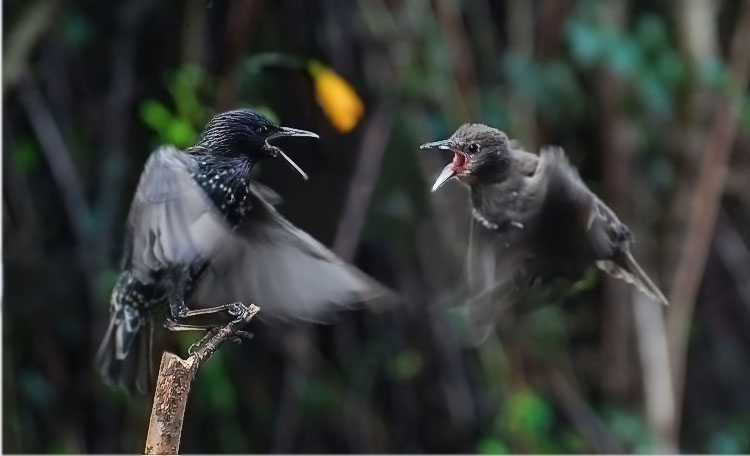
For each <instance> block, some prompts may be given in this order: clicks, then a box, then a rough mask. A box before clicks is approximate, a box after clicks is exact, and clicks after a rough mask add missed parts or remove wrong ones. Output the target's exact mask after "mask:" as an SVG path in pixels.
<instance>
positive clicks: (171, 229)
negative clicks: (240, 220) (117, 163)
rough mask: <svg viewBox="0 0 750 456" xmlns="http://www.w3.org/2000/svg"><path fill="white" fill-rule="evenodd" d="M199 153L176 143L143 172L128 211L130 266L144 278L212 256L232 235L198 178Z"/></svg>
mask: <svg viewBox="0 0 750 456" xmlns="http://www.w3.org/2000/svg"><path fill="white" fill-rule="evenodd" d="M195 167H196V164H195V161H194V160H193V158H192V157H191V156H190V155H188V154H186V153H184V152H182V151H180V150H178V149H176V148H174V147H171V146H163V147H160V148H159V149H157V150H156V151H155V152H154V153H153V154H152V155H151V157H150V158H149V160H148V162H147V163H146V166H145V168H144V170H143V173H142V174H141V179H140V182H139V183H138V188H137V190H136V193H135V197H134V198H133V203H132V205H131V207H130V214H129V216H128V229H129V232H128V239H129V241H128V245H129V248H128V249H127V251H126V259H125V261H126V263H128V264H126V266H128V267H129V268H130V269H131V270H133V271H134V272H135V273H136V274H137V275H139V276H140V277H143V278H146V277H148V276H149V274H150V273H152V272H154V271H159V270H162V269H164V268H168V267H170V266H174V265H193V264H196V262H200V261H203V260H206V259H208V258H211V257H212V256H213V255H214V252H215V251H216V249H217V248H218V247H219V245H220V244H219V241H220V240H221V239H222V238H224V237H226V236H229V235H231V234H230V229H229V226H228V225H227V224H226V223H225V222H224V221H223V220H222V219H221V217H220V216H219V214H218V211H217V210H216V209H215V207H214V205H213V203H212V202H211V200H210V199H209V198H208V197H207V196H206V194H205V193H204V192H203V190H202V189H201V188H200V186H199V185H198V184H197V183H196V182H195V180H194V179H193V176H192V173H193V172H194V171H195Z"/></svg>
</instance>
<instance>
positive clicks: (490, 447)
mask: <svg viewBox="0 0 750 456" xmlns="http://www.w3.org/2000/svg"><path fill="white" fill-rule="evenodd" d="M477 453H479V454H509V453H510V451H508V447H507V446H506V445H505V443H503V442H502V441H501V440H499V439H497V438H495V437H485V438H483V439H482V440H481V441H480V442H479V448H478V449H477Z"/></svg>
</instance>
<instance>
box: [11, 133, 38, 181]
mask: <svg viewBox="0 0 750 456" xmlns="http://www.w3.org/2000/svg"><path fill="white" fill-rule="evenodd" d="M13 158H15V160H16V163H18V166H19V167H20V168H21V171H22V172H23V173H24V174H29V173H32V172H34V171H36V170H37V169H38V168H39V163H40V159H41V157H40V156H39V149H38V147H37V145H36V142H34V140H32V139H31V138H28V137H24V138H20V139H19V140H18V141H16V143H15V144H14V147H13Z"/></svg>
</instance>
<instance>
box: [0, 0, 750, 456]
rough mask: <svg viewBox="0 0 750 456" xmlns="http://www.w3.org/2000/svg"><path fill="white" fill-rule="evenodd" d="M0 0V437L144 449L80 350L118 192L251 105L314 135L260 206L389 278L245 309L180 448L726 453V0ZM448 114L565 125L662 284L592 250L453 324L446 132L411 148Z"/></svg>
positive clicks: (738, 251)
mask: <svg viewBox="0 0 750 456" xmlns="http://www.w3.org/2000/svg"><path fill="white" fill-rule="evenodd" d="M3 21H4V24H3V25H4V37H3V38H4V49H3V53H4V58H3V97H4V102H3V114H4V116H3V187H2V189H3V249H4V250H3V261H4V266H3V269H4V272H5V276H4V284H5V287H4V302H3V410H2V411H3V449H4V450H5V451H8V452H40V453H46V452H73V453H76V452H123V451H127V452H139V451H142V449H143V443H144V437H145V431H146V427H147V419H148V413H149V409H150V398H149V397H140V396H139V397H128V396H127V395H126V394H124V393H123V392H121V391H113V390H110V389H108V388H107V387H106V386H104V385H103V384H102V382H101V380H100V378H99V377H98V375H97V374H96V373H95V372H94V370H93V368H92V357H93V354H94V352H95V350H96V347H97V344H98V342H99V338H100V337H101V335H102V333H103V331H104V329H105V323H106V318H107V305H108V301H109V293H110V291H111V288H112V286H113V283H114V280H115V278H116V275H117V272H118V269H117V268H118V265H119V257H120V249H121V241H122V231H123V222H124V219H125V216H126V212H127V209H128V205H129V202H130V198H131V196H132V192H133V189H134V187H135V185H136V183H137V179H138V176H139V173H140V171H141V168H142V165H143V163H144V162H145V160H146V158H147V156H148V154H149V153H150V151H152V150H153V149H154V148H155V147H156V146H157V145H158V144H161V143H164V142H173V143H175V144H177V145H179V146H186V145H189V144H191V143H192V141H194V139H195V137H196V134H197V133H198V132H199V131H200V129H201V128H202V126H203V125H204V124H205V121H206V120H207V119H208V117H209V116H210V115H211V114H212V113H214V112H218V111H221V110H225V109H229V108H233V107H240V106H250V107H254V108H256V109H262V110H263V111H264V112H267V113H273V115H274V116H275V118H276V119H278V120H279V121H280V122H281V123H282V124H284V125H288V126H292V127H297V128H305V129H310V130H314V131H316V132H318V133H319V134H320V136H321V140H320V141H318V142H311V141H296V142H294V143H291V142H290V143H289V144H288V146H286V150H287V151H288V152H289V153H290V155H292V156H293V158H294V159H295V160H296V161H297V162H298V163H299V164H300V165H301V166H302V168H303V169H305V170H306V171H307V172H308V174H309V175H310V176H311V179H310V181H308V182H304V181H302V180H301V179H299V177H298V176H296V175H295V174H294V173H293V172H292V171H291V170H289V169H288V168H285V167H283V166H282V165H279V164H268V165H264V166H263V168H262V169H261V170H260V177H259V178H260V180H261V181H262V182H264V183H266V184H268V185H270V186H272V187H273V188H274V189H276V190H277V191H279V192H280V193H281V194H282V195H283V197H284V198H285V202H284V204H283V205H282V206H281V211H282V212H283V213H284V214H285V215H287V216H288V217H289V218H290V219H291V220H292V221H293V222H294V223H296V224H297V225H299V226H300V227H302V228H304V229H305V230H307V231H309V232H310V233H311V234H312V235H313V236H315V237H316V238H318V239H320V240H321V241H322V242H324V243H326V244H327V245H331V246H334V248H335V249H336V251H337V252H339V253H340V254H341V255H342V256H343V257H344V258H347V259H351V260H353V261H354V262H355V263H356V264H357V265H358V266H359V267H361V268H362V269H363V270H365V271H366V272H368V273H370V274H371V275H373V276H374V277H376V278H377V279H379V280H381V281H382V282H383V283H385V284H387V285H389V286H390V287H392V288H393V289H395V290H398V291H399V292H400V293H401V294H402V295H403V296H404V297H405V300H404V301H405V302H404V303H403V304H401V305H399V306H397V307H395V308H391V309H388V310H385V311H381V312H372V311H370V310H367V309H365V310H355V311H350V312H345V313H343V314H342V315H341V316H340V318H339V319H338V321H337V322H336V323H334V324H332V325H327V326H314V325H308V326H297V327H285V326H280V325H276V326H270V325H265V324H262V323H261V322H253V323H252V324H251V328H250V329H251V330H252V331H253V332H254V333H255V336H256V337H255V339H254V340H253V341H251V342H249V343H245V344H243V345H241V346H237V345H230V346H227V347H224V348H222V349H221V350H220V351H219V353H218V354H217V355H216V356H214V357H213V358H212V359H211V360H210V361H209V362H208V363H207V364H206V365H205V366H204V368H203V369H202V370H201V372H200V373H199V375H198V379H197V381H196V383H195V385H194V387H193V391H192V395H191V398H190V402H189V404H188V410H187V416H186V420H185V428H184V432H183V443H182V450H183V451H184V452H413V453H416V452H481V453H498V452H519V453H520V452H565V453H567V452H601V451H626V452H651V451H675V450H678V451H684V452H717V453H736V452H750V388H748V385H749V384H750V383H748V378H749V377H750V250H749V245H750V210H748V209H749V208H750V153H749V151H750V147H749V146H750V103H748V83H747V79H748V78H747V75H748V58H750V4H749V3H748V1H733V0H723V1H721V0H717V1H702V0H684V1H677V0H661V1H655V2H652V1H645V0H637V1H631V2H618V1H604V2H595V1H585V0H580V1H574V0H564V1H559V0H537V1H525V0H505V1H488V0H477V1H471V2H469V1H466V2H460V1H458V0H434V1H428V0H413V1H408V2H407V1H396V0H393V1H385V0H360V1H345V0H323V1H292V0H280V1H265V2H264V1H250V0H246V1H244V0H234V1H231V0H211V1H209V2H207V3H206V2H205V1H203V0H186V1H177V0H158V1H157V0H134V1H132V2H105V1H100V0H82V1H55V0H33V1H21V0H7V1H5V2H3ZM267 52H275V53H282V54H285V55H292V56H297V57H300V58H303V59H310V58H314V59H318V60H320V61H321V62H323V63H325V64H326V65H328V66H330V67H331V68H333V69H334V70H335V71H336V72H338V73H339V74H340V75H342V76H343V77H344V78H345V79H346V80H348V81H349V83H350V84H351V85H352V86H353V87H354V88H355V89H356V90H357V92H358V93H359V94H360V96H361V97H362V99H363V101H364V105H365V116H364V118H363V119H362V122H361V123H360V124H359V125H358V126H357V128H356V129H355V130H353V131H352V132H350V133H347V134H343V133H341V132H339V131H337V130H336V129H335V128H334V127H333V126H332V125H331V123H330V122H329V120H328V119H327V118H326V116H325V115H324V113H323V111H322V110H321V108H320V106H319V105H318V104H317V103H316V94H315V90H314V84H313V81H312V80H311V78H310V76H309V75H308V74H307V73H306V72H305V71H299V70H294V69H291V68H278V67H271V68H269V67H266V68H264V69H259V68H260V66H259V65H258V57H257V56H258V55H259V54H261V53H267ZM466 121H483V122H485V123H488V124H491V125H494V126H497V127H499V128H502V129H504V130H506V131H507V132H509V134H510V135H511V136H513V137H515V138H518V139H520V140H521V141H522V142H523V143H524V144H525V145H526V146H527V147H530V148H533V149H535V148H536V147H538V146H540V145H543V144H549V143H554V144H559V145H561V146H563V147H564V148H565V149H566V151H567V152H568V154H569V156H570V157H571V160H572V161H573V162H574V163H575V164H576V165H577V166H578V167H579V169H580V171H581V174H582V176H583V177H584V179H585V180H586V182H587V183H588V184H589V185H590V187H591V188H592V189H593V190H594V191H595V192H597V193H598V194H599V195H601V196H602V198H603V199H604V200H605V201H607V202H608V203H609V204H610V205H611V206H612V207H613V208H614V209H615V210H616V211H617V212H618V214H619V215H620V216H621V218H622V219H623V220H624V221H625V222H626V223H628V224H629V225H630V226H631V228H632V229H633V231H634V232H635V235H636V238H637V243H636V244H635V247H634V248H635V252H636V256H637V257H638V258H639V261H640V262H641V263H642V264H643V265H644V267H645V268H646V269H647V270H648V271H649V272H650V273H651V275H652V277H653V278H654V279H655V280H656V282H657V283H659V284H661V285H662V287H663V289H664V291H665V293H666V294H667V295H668V296H669V297H670V299H671V301H672V305H671V306H670V307H669V308H666V309H661V308H659V307H658V306H657V305H656V304H655V303H653V302H651V301H649V300H647V299H643V298H642V297H641V296H640V295H639V294H637V293H633V292H632V291H631V290H630V289H629V288H628V287H627V286H624V285H623V284H620V283H617V282H614V281H612V280H609V279H606V278H604V277H603V276H602V275H601V274H599V273H598V272H596V271H592V272H591V274H589V275H588V276H587V279H586V280H585V281H584V282H582V284H581V285H580V286H579V287H578V288H579V289H580V291H579V292H578V293H576V294H574V295H573V296H571V297H569V298H567V299H565V300H564V302H556V303H554V304H553V305H550V306H547V307H543V308H542V309H540V310H538V311H536V312H533V313H531V314H529V315H526V316H525V317H523V318H519V319H517V320H515V321H513V322H512V324H511V325H506V326H507V327H509V328H512V329H507V330H504V331H502V332H501V333H498V334H495V335H493V336H492V337H491V338H490V339H489V340H488V341H487V342H486V343H485V344H483V345H482V346H480V347H479V348H471V347H468V346H466V345H465V344H463V343H462V340H463V338H462V334H461V328H462V326H461V324H460V321H459V319H457V318H456V313H455V312H454V311H452V310H451V308H452V305H454V304H460V303H461V302H462V301H463V299H464V297H463V296H461V295H460V294H458V293H457V291H456V290H458V289H459V288H458V287H459V285H460V284H461V280H462V279H461V274H462V272H463V265H464V257H465V251H466V246H467V231H468V216H467V210H466V209H467V204H466V203H467V201H466V190H465V189H464V188H462V187H461V186H460V185H458V184H455V183H451V184H449V185H447V186H446V188H444V189H443V190H442V191H441V192H438V193H437V194H434V195H430V194H429V193H428V189H429V187H430V185H431V183H432V181H433V179H434V177H435V176H436V174H437V173H438V171H439V169H441V167H442V166H443V165H444V163H445V162H446V161H447V159H448V157H446V156H442V155H440V154H437V153H420V152H419V151H418V145H419V144H421V143H422V142H426V141H430V140H435V139H441V138H444V137H446V136H448V135H449V134H450V133H451V132H452V131H453V130H454V129H455V128H456V127H457V126H458V125H460V124H461V123H463V122H466ZM352 186H354V187H352ZM352 189H356V190H358V191H356V192H352V191H351V190H352ZM508 318H512V317H510V316H509V317H508ZM193 337H195V336H190V335H179V336H178V335H174V334H166V333H163V332H162V335H161V338H160V346H161V347H162V348H165V349H171V350H177V351H178V352H179V353H183V354H184V350H185V348H186V347H187V345H189V343H190V342H191V340H192V338H193Z"/></svg>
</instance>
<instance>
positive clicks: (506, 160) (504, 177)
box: [420, 123, 667, 330]
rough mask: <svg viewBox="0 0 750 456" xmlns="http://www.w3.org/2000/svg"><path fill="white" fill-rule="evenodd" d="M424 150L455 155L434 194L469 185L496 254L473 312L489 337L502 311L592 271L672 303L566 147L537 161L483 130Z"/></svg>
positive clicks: (468, 127) (468, 130)
mask: <svg viewBox="0 0 750 456" xmlns="http://www.w3.org/2000/svg"><path fill="white" fill-rule="evenodd" d="M420 148H421V149H423V150H446V151H450V152H452V153H453V159H452V161H451V162H450V163H448V164H447V165H446V166H445V167H444V168H443V170H442V172H441V173H440V175H439V176H438V178H437V180H436V181H435V184H434V185H433V187H432V191H433V192H434V191H436V190H437V189H439V188H440V187H442V186H443V185H444V184H445V183H446V182H448V181H449V180H451V179H458V180H460V181H462V182H463V183H465V184H466V185H468V187H469V189H470V195H471V197H470V198H471V206H472V209H471V210H472V217H473V220H474V221H475V222H476V225H477V227H478V229H479V230H480V231H482V232H483V233H482V234H483V236H484V237H485V238H486V239H489V241H490V242H491V244H492V245H493V248H494V250H495V253H496V255H495V256H496V268H495V270H496V277H495V278H494V279H493V280H495V283H493V284H492V286H491V287H490V288H489V289H488V290H486V291H485V292H483V293H482V294H481V296H480V298H481V299H474V300H472V301H471V302H472V304H473V305H472V306H470V307H472V308H471V309H470V316H471V319H472V320H473V321H474V323H476V324H479V325H480V326H481V327H483V328H484V329H485V330H489V329H491V326H492V325H493V324H494V322H495V321H496V320H497V318H498V316H499V313H500V308H501V307H502V308H503V309H504V308H507V307H509V306H511V305H513V304H514V303H516V302H520V301H521V300H522V299H523V298H524V297H526V296H528V295H529V292H530V291H531V290H532V288H534V287H537V289H538V286H539V285H540V284H541V287H542V288H544V285H545V284H548V283H550V282H551V281H553V280H554V279H556V278H569V279H579V278H580V277H581V275H582V274H583V272H584V271H585V269H586V268H588V267H589V266H590V265H592V264H596V266H598V267H599V269H601V270H603V271H604V272H606V273H608V274H610V275H612V276H614V277H616V278H619V279H622V280H624V281H626V282H627V283H630V284H632V285H634V286H635V287H636V288H637V289H638V290H640V291H641V292H643V293H645V294H646V295H648V296H649V297H651V298H653V299H654V300H656V301H659V302H662V303H664V304H667V299H666V298H665V297H664V295H663V294H662V292H661V291H660V290H659V288H658V287H657V286H656V285H655V284H654V283H653V281H652V280H651V279H650V278H649V277H648V275H647V274H646V273H645V272H644V271H643V269H642V268H641V267H640V266H639V265H638V262H636V260H635V258H633V255H632V253H631V252H630V244H631V242H632V241H633V237H632V234H631V232H630V229H628V227H627V226H626V225H625V224H623V223H622V222H621V221H620V220H619V219H618V218H617V216H616V215H615V214H614V212H613V211H612V210H611V209H610V208H609V207H607V205H606V204H604V203H603V202H602V201H601V200H600V199H599V198H598V197H597V196H596V195H595V194H594V193H592V192H591V191H590V190H589V189H588V187H586V185H585V184H584V183H583V181H582V180H581V178H580V176H579V175H578V172H577V170H576V169H575V168H574V167H573V166H572V165H571V164H570V162H569V161H568V159H567V157H566V156H565V153H564V152H563V150H562V149H561V148H559V147H545V148H543V149H542V150H541V153H540V154H539V155H536V154H533V153H530V152H527V151H524V150H522V149H521V148H520V147H519V146H518V145H517V144H516V143H515V142H514V141H511V140H509V139H508V136H507V135H506V134H505V133H503V132H502V131H500V130H498V129H496V128H492V127H489V126H487V125H483V124H478V123H472V124H465V125H463V126H461V127H460V128H459V129H458V130H456V132H455V133H454V134H453V135H452V136H451V137H450V138H449V139H445V140H442V141H435V142H430V143H426V144H423V145H422V146H420ZM500 303H502V304H500Z"/></svg>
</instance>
